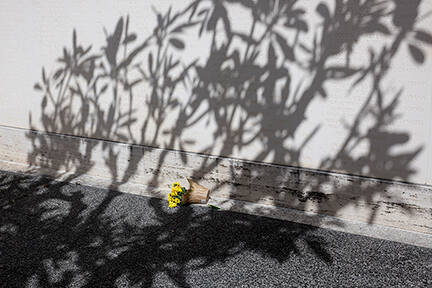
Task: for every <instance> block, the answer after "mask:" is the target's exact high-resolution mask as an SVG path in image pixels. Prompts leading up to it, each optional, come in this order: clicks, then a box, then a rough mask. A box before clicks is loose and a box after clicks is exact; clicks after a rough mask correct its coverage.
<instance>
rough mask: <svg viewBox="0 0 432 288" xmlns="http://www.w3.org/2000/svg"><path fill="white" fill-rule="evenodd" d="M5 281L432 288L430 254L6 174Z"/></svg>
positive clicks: (1, 225)
mask: <svg viewBox="0 0 432 288" xmlns="http://www.w3.org/2000/svg"><path fill="white" fill-rule="evenodd" d="M0 180H1V181H0V183H1V184H0V191H1V192H0V286H1V287H48V286H50V287H51V286H54V287H150V286H151V287H223V286H225V287H281V286H284V287H287V286H295V287H312V286H314V287H317V286H321V287H324V286H326V287H329V286H332V287H360V286H368V287H371V286H374V287H378V286H379V287H384V286H387V287H430V286H431V285H432V275H431V273H430V271H431V270H432V250H431V249H425V248H419V247H415V246H410V245H405V244H400V243H395V242H390V241H384V240H378V239H375V238H368V237H363V236H356V235H352V234H346V233H342V232H336V231H331V230H325V229H320V228H315V227H312V226H306V225H301V224H296V223H292V222H288V221H280V220H275V219H269V218H264V217H257V216H251V215H245V214H239V213H234V212H226V211H218V210H214V209H211V208H208V207H202V206H190V207H182V208H180V209H171V210H170V209H168V208H167V203H166V202H165V201H163V200H158V199H154V198H147V197H143V196H137V195H131V194H121V193H118V192H114V191H109V190H102V189H96V188H92V187H87V186H82V185H79V184H68V183H61V182H54V181H51V180H49V179H44V178H41V177H38V178H35V177H30V176H24V175H18V174H11V173H6V172H2V173H0Z"/></svg>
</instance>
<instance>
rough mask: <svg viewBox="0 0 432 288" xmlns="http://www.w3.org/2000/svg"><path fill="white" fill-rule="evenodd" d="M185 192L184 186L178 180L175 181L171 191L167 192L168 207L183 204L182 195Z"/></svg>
mask: <svg viewBox="0 0 432 288" xmlns="http://www.w3.org/2000/svg"><path fill="white" fill-rule="evenodd" d="M186 192H187V190H186V188H185V187H182V186H181V185H180V183H179V182H175V183H174V185H173V188H172V190H171V193H169V194H168V202H169V207H170V208H174V207H177V206H179V205H183V204H184V201H183V195H185V194H186Z"/></svg>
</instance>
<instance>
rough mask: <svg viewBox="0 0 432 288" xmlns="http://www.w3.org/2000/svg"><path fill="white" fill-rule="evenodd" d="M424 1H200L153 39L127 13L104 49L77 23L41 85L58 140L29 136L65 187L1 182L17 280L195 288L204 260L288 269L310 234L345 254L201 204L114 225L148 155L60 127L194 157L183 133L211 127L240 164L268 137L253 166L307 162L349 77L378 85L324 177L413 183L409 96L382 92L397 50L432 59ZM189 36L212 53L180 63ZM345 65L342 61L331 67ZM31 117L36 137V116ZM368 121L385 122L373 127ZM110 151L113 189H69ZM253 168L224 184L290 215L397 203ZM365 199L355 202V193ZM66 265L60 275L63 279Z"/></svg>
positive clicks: (34, 155)
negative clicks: (327, 190) (402, 126)
mask: <svg viewBox="0 0 432 288" xmlns="http://www.w3.org/2000/svg"><path fill="white" fill-rule="evenodd" d="M408 2H409V3H408ZM420 3H421V1H418V0H417V1H381V0H380V1H378V0H369V1H363V2H360V1H351V0H347V1H334V3H333V5H328V4H326V3H325V2H322V3H319V4H317V5H315V6H314V9H315V10H314V11H312V12H310V11H306V10H305V8H303V7H302V6H301V3H300V1H295V0H293V1H268V0H266V1H263V0H256V1H252V0H231V1H228V0H227V1H222V0H220V1H216V0H214V1H204V0H195V1H191V2H190V4H189V5H188V6H186V7H185V8H184V9H183V10H180V11H177V12H175V11H172V9H169V10H168V11H166V13H159V12H157V11H155V14H156V21H157V25H156V26H155V28H154V30H153V33H152V34H151V35H148V36H147V38H144V40H140V39H139V37H138V34H136V33H133V32H131V31H130V19H129V17H128V16H127V17H121V18H120V19H119V20H118V21H117V22H116V24H115V27H114V30H113V31H112V32H110V33H108V32H106V31H105V34H106V44H105V45H104V46H103V47H101V49H100V50H99V51H94V49H93V47H92V45H82V44H79V40H78V36H77V32H76V31H75V30H74V31H73V35H72V47H71V48H66V47H65V48H64V49H63V53H62V55H61V56H60V58H59V59H58V63H59V67H58V68H57V70H54V72H53V73H49V74H48V73H46V71H45V69H42V75H41V81H39V82H38V83H37V84H35V86H34V88H35V90H37V91H39V92H40V93H41V94H42V101H41V111H42V114H41V115H42V116H41V118H40V123H41V124H42V126H43V130H44V131H45V132H47V133H38V132H37V131H31V132H29V133H28V135H27V137H28V139H29V140H30V141H31V143H32V145H33V150H32V151H31V153H29V155H28V162H29V164H30V169H29V172H31V171H32V170H39V169H45V168H46V169H50V170H51V171H58V175H57V176H61V174H63V173H66V172H68V171H73V173H72V174H67V175H69V176H68V177H67V178H66V179H65V182H56V181H53V180H50V179H48V178H43V177H42V178H38V179H34V178H30V177H27V176H13V177H11V176H8V177H5V176H2V179H1V180H2V184H1V190H2V196H1V198H0V200H1V201H2V203H1V209H2V210H1V211H2V214H4V215H7V217H2V220H1V221H2V222H1V225H2V227H9V228H10V229H9V228H8V229H9V230H10V231H9V230H7V229H6V228H5V229H3V228H2V229H3V230H2V231H6V232H0V237H1V239H2V240H5V241H6V243H8V245H12V246H10V247H9V248H8V250H9V251H12V252H8V253H9V254H8V255H7V256H6V257H7V259H8V262H11V263H14V264H13V265H10V266H9V269H10V273H18V274H19V275H21V276H22V277H20V278H17V279H14V280H13V281H14V282H13V283H16V284H18V285H23V284H25V283H27V282H28V281H30V280H31V279H33V278H34V277H36V278H37V281H39V282H40V283H43V284H45V285H50V284H53V283H55V284H56V285H60V286H66V285H68V284H70V283H72V282H73V281H76V277H83V278H85V283H86V285H87V286H89V287H94V286H97V285H99V284H98V281H100V279H104V281H105V283H104V286H114V285H115V283H116V281H117V280H118V279H120V278H121V277H124V276H125V275H127V277H128V279H129V280H130V281H131V283H135V284H136V283H140V284H141V285H145V286H149V285H151V284H152V283H153V281H154V277H155V275H156V274H157V273H159V272H164V273H166V274H167V275H169V277H170V279H171V280H172V281H174V282H175V283H176V284H177V285H180V286H182V287H188V286H189V284H188V282H187V279H186V276H185V271H186V269H189V268H188V267H189V266H190V263H191V262H194V261H196V262H197V263H198V264H196V265H197V266H196V267H207V266H209V265H211V264H212V263H214V262H218V261H224V260H226V259H228V258H229V257H232V256H233V255H236V254H238V253H241V252H243V251H255V252H259V253H262V254H265V255H267V256H269V257H272V258H274V259H275V260H277V261H279V262H285V261H289V259H290V255H291V254H292V253H298V249H297V246H296V244H295V243H296V241H297V239H304V241H306V243H307V244H308V245H309V247H310V248H311V250H312V251H314V253H315V255H316V257H318V258H319V259H321V260H322V261H323V262H324V263H327V264H328V265H331V264H332V261H333V257H332V255H331V253H330V252H329V251H327V249H326V244H325V241H324V239H320V238H319V237H317V236H311V235H309V234H308V231H310V230H313V229H316V228H313V227H307V226H302V225H297V224H293V223H282V222H274V221H273V220H272V221H270V220H268V219H261V218H255V217H252V216H247V215H237V214H236V215H235V216H233V215H234V214H233V213H231V212H222V211H217V212H216V211H212V210H208V209H207V210H203V211H202V212H201V213H198V215H197V214H196V213H194V212H193V209H192V208H191V207H183V208H182V209H178V210H174V211H168V210H167V209H165V208H164V207H162V205H163V204H162V203H161V202H160V201H159V200H149V203H148V204H149V206H150V207H152V211H151V212H148V213H153V214H152V215H153V218H154V223H151V224H148V225H144V226H143V225H141V226H140V225H137V224H136V223H134V224H130V225H126V224H124V223H123V224H124V225H125V226H122V227H117V226H116V225H115V221H116V219H111V218H110V217H109V213H108V214H107V209H108V207H111V206H112V205H113V203H116V201H117V198H118V197H119V196H120V195H121V194H120V193H118V192H116V190H117V189H118V187H119V186H120V185H122V184H124V183H127V182H128V181H130V179H131V178H132V177H134V175H135V174H136V173H137V170H138V166H139V165H140V163H141V162H142V161H143V159H144V158H143V157H144V154H140V155H139V156H137V155H136V154H134V152H133V151H132V149H131V151H130V157H129V160H128V163H127V165H126V168H125V169H123V168H121V169H120V168H119V167H120V166H121V161H122V160H121V159H120V156H119V152H118V151H116V149H115V148H114V145H110V144H109V143H108V144H107V143H105V144H104V145H102V147H99V146H98V145H99V144H97V142H96V141H93V142H92V141H88V142H83V143H79V144H76V143H72V142H65V141H63V140H61V139H60V140H58V139H59V138H52V137H49V135H48V136H47V134H49V133H57V134H61V135H74V136H82V137H87V138H90V139H105V140H107V139H108V140H114V141H118V142H123V143H136V144H139V145H145V146H147V147H159V146H161V143H162V142H161V141H163V143H162V146H163V147H164V148H168V149H177V150H183V151H187V150H188V149H189V148H188V147H190V146H191V145H193V144H194V142H193V141H192V140H189V139H183V138H184V137H183V134H185V132H187V131H191V130H193V129H196V127H202V125H201V124H202V123H206V122H209V121H213V122H214V123H215V127H216V128H215V129H214V131H212V140H213V141H212V142H213V143H221V144H220V145H219V146H216V145H213V144H212V145H211V146H209V147H205V148H203V149H202V150H201V151H199V152H200V153H203V154H212V155H222V156H230V155H233V154H234V153H235V152H236V151H241V150H242V149H245V148H247V147H248V146H251V145H257V143H258V147H260V150H259V151H258V153H257V155H256V156H255V157H254V159H253V160H254V161H256V162H270V163H277V164H281V165H287V166H296V167H301V166H302V162H301V159H302V155H303V151H304V148H305V147H306V146H307V145H308V143H310V141H313V139H314V136H315V135H316V133H318V131H319V130H320V129H321V126H320V125H318V126H317V127H315V128H314V129H313V130H312V131H311V133H310V134H309V135H307V136H306V137H305V138H304V140H303V141H302V142H301V143H302V144H301V145H300V146H298V147H297V146H294V145H290V143H294V142H292V141H293V140H294V139H299V137H302V136H301V135H300V134H301V133H300V132H299V131H301V128H302V125H303V124H304V123H305V122H306V121H307V110H308V108H310V106H311V103H312V102H313V101H314V100H316V99H322V100H323V101H325V100H326V99H328V98H330V97H332V95H331V91H327V88H326V86H327V84H328V83H330V82H331V83H333V84H334V83H348V84H349V86H350V87H351V89H356V88H357V87H361V85H366V87H368V88H369V90H370V91H368V92H366V93H367V97H366V100H365V102H364V104H363V106H362V107H359V110H358V113H357V116H356V117H355V118H354V121H353V123H352V124H347V127H346V128H347V136H346V139H345V140H344V142H343V143H341V145H340V147H339V149H338V150H337V153H336V154H334V155H329V156H328V157H327V158H326V159H324V160H323V161H322V163H321V164H320V167H319V169H321V170H323V171H341V172H349V173H352V174H355V175H364V174H367V176H370V177H374V178H384V179H388V180H398V181H409V180H410V177H411V176H412V175H414V174H415V173H416V171H415V170H414V169H413V168H411V167H410V166H411V163H412V161H413V159H415V158H416V157H417V156H418V155H419V154H420V153H421V150H422V147H419V148H416V149H414V150H409V149H408V150H406V151H404V152H400V153H394V152H391V151H392V149H393V147H400V146H402V147H403V145H405V144H407V143H408V142H409V139H410V134H409V133H408V132H404V131H393V129H392V128H391V127H392V123H394V121H395V120H396V119H397V117H398V115H397V107H398V103H399V102H398V101H399V98H400V97H402V94H403V89H401V90H400V91H399V92H398V93H396V95H389V94H388V93H387V92H386V90H385V89H383V87H382V86H383V85H384V83H383V79H385V77H386V75H387V74H388V72H389V71H390V70H391V68H392V59H393V58H394V56H395V55H396V53H397V52H398V51H399V50H401V49H404V48H407V49H408V51H409V53H410V54H411V55H412V58H413V60H414V62H415V63H417V64H419V65H420V64H422V63H424V62H425V58H426V55H425V52H424V50H422V46H423V45H430V44H432V37H431V35H430V34H429V33H428V32H426V31H424V30H422V29H420V28H417V25H416V21H417V19H418V13H419V5H420ZM232 5H237V7H240V8H241V9H242V10H243V11H246V12H245V13H248V15H249V16H250V20H251V21H250V22H251V23H250V27H248V28H249V30H248V31H247V32H244V31H240V30H238V29H236V27H235V25H234V24H233V22H234V21H233V19H231V17H232V16H230V12H229V11H230V9H231V8H230V7H232ZM308 8H310V7H309V6H308ZM307 12H308V13H316V14H317V17H319V19H320V21H319V25H318V26H312V25H311V24H310V23H308V20H307V19H308V18H307V17H306V13H307ZM188 33H195V34H196V35H197V37H198V38H199V39H201V38H204V37H207V38H208V39H211V43H210V45H209V51H207V52H208V57H205V58H204V59H202V58H199V57H198V58H197V59H193V60H191V61H189V62H185V61H184V60H183V58H182V52H183V51H184V50H185V49H187V48H188V47H187V45H188V43H187V42H186V41H185V40H184V39H183V38H186V35H187V34H188ZM375 34H378V35H380V37H382V38H383V39H384V38H385V39H386V41H383V43H378V44H380V45H378V46H377V47H372V48H370V50H369V51H363V53H362V54H363V56H364V57H365V58H367V61H363V63H360V64H358V63H357V64H355V63H354V62H355V61H354V60H353V56H352V55H353V54H354V53H359V51H358V48H357V47H358V46H357V44H358V43H359V42H360V41H361V40H362V39H364V38H367V37H369V36H371V35H375ZM307 35H308V37H306V36H307ZM308 40H309V41H308ZM360 52H361V51H360ZM334 59H339V60H340V59H343V61H342V62H341V61H339V62H338V63H339V64H333V63H334ZM364 60H366V59H364ZM340 63H342V64H340ZM294 67H295V68H294ZM296 69H297V70H296ZM293 71H302V73H303V74H304V75H305V77H304V79H301V81H300V82H299V83H295V82H296V81H295V79H297V78H295V77H294V76H293V75H294V72H293ZM365 83H366V84H365ZM140 85H147V86H146V87H148V90H146V95H140V93H142V90H139V89H137V87H139V86H140ZM341 85H342V84H341ZM181 89H185V90H186V91H187V97H185V98H186V99H184V98H182V99H180V97H178V95H180V94H179V92H178V91H179V90H181ZM137 91H141V92H137ZM366 93H365V94H366ZM125 103H126V104H125ZM139 107H147V112H148V113H147V114H145V115H144V116H142V115H140V114H139V111H141V110H139ZM140 109H141V108H140ZM77 111H79V113H77ZM168 115H170V117H172V115H176V116H175V121H173V123H168V122H169V121H168V120H167V119H168V118H169V117H168ZM140 117H141V118H140ZM371 119H372V121H369V120H371ZM366 120H368V121H366ZM29 122H30V127H31V128H32V129H33V130H37V125H36V124H35V125H34V123H33V120H32V114H31V113H30V115H29ZM364 123H372V125H370V126H368V127H364ZM167 125H171V126H170V128H169V129H166V127H167ZM199 125H201V126H199ZM137 126H139V129H138V130H139V133H136V131H137V128H136V127H137ZM296 137H297V138H296ZM365 144H366V145H365ZM361 145H363V147H364V146H367V147H368V148H367V149H366V151H363V152H362V154H361V155H358V153H354V152H355V151H356V148H357V147H359V146H361ZM100 155H102V156H103V161H104V164H105V165H106V167H108V168H109V171H110V174H111V175H110V178H111V182H110V183H111V184H110V186H109V187H110V189H109V190H108V191H107V193H105V195H103V197H102V196H101V199H99V200H98V201H95V202H91V201H90V202H89V201H88V200H85V199H84V198H85V197H86V195H87V194H85V193H84V192H82V191H80V189H76V190H74V191H67V189H66V188H64V187H68V186H67V185H66V184H67V183H68V182H69V181H71V180H73V179H74V178H76V177H79V176H81V175H85V174H86V173H87V172H88V171H90V170H91V169H92V168H93V167H95V164H96V163H97V161H100V159H98V158H100ZM182 160H183V161H184V163H187V161H188V159H187V158H185V159H182ZM167 161H168V160H167V152H166V151H165V152H162V153H161V155H160V157H159V159H157V167H156V169H155V171H156V173H154V174H153V178H152V179H151V180H150V181H149V183H148V185H149V186H153V187H158V186H159V185H160V183H161V182H160V181H161V176H160V175H159V174H158V173H157V171H159V170H161V169H163V165H164V164H165V163H166V162H167ZM217 165H218V160H217V159H216V160H215V159H213V158H208V159H206V160H204V161H203V162H202V165H201V167H199V169H195V170H194V171H193V172H192V175H191V176H192V177H193V178H195V179H198V180H199V179H203V178H205V177H206V175H208V174H209V173H211V172H212V171H213V170H214V169H215V168H216V167H217ZM255 167H256V166H255ZM395 167H397V168H398V169H395ZM240 168H241V167H239V169H238V170H236V169H232V170H231V171H230V175H229V178H230V179H229V180H228V181H226V182H221V183H220V185H219V186H217V187H215V188H214V190H217V189H220V188H222V187H223V186H224V185H227V184H228V185H234V186H238V187H237V189H245V190H250V189H252V187H251V186H253V189H256V191H260V192H259V193H258V196H257V197H258V199H256V200H260V199H268V198H269V197H270V198H272V199H273V201H275V202H276V203H277V204H278V205H279V206H284V207H290V208H294V209H299V210H305V209H306V204H308V203H313V204H314V205H315V206H316V207H317V208H316V212H317V213H319V214H325V215H337V213H338V212H339V211H340V210H341V209H343V208H344V207H347V206H349V205H359V204H360V203H372V202H373V201H372V200H373V199H374V197H376V196H377V195H378V196H382V197H384V196H385V194H386V187H385V186H386V185H387V184H382V183H381V184H377V185H376V186H374V185H371V186H370V187H366V188H360V187H359V186H358V185H357V184H352V185H344V186H336V185H335V187H333V193H332V194H331V195H325V194H323V193H321V192H320V190H321V187H323V186H325V185H333V184H334V183H332V182H331V179H324V178H323V177H321V178H319V179H318V178H317V179H316V181H312V182H310V183H303V182H301V181H298V183H297V184H296V185H295V186H293V185H292V181H293V179H288V180H283V181H282V182H281V183H279V188H280V189H279V190H278V189H276V187H274V186H272V187H270V189H269V188H268V187H267V186H266V185H267V184H266V183H265V182H266V181H267V182H268V181H273V180H272V179H268V175H265V174H263V172H262V171H261V170H260V169H259V168H255V169H254V168H252V171H251V170H250V169H249V171H247V172H245V169H240ZM239 171H240V172H239ZM365 171H367V172H366V173H365ZM266 177H267V178H266ZM284 181H286V182H284ZM294 181H295V179H294ZM388 185H390V184H388ZM287 187H288V188H287ZM64 189H66V191H64ZM353 190H354V191H355V192H352V193H353V194H354V195H352V196H351V197H348V196H346V195H348V194H349V193H348V192H349V191H353ZM286 191H288V192H289V193H288V194H289V195H288V196H287V197H286V198H285V199H283V200H281V201H279V202H278V201H276V200H275V199H276V197H275V195H277V194H280V193H282V192H286ZM56 205H57V206H56ZM89 205H90V206H89ZM92 205H93V206H92ZM89 207H90V208H89ZM406 209H407V211H408V212H409V211H410V207H406ZM369 210H370V216H369V223H374V219H375V217H376V211H377V209H375V208H374V207H371V208H370V209H369ZM56 213H57V214H56ZM58 213H60V214H58ZM62 213H63V214H62ZM107 215H108V216H107ZM123 224H122V225H123ZM221 231H223V232H221ZM197 243H198V244H197ZM22 247H26V249H29V250H34V252H32V253H30V254H29V255H28V256H26V257H27V258H26V259H25V261H24V259H22V257H23V256H22V254H20V253H18V252H19V251H20V250H21V248H22ZM40 251H41V252H40ZM113 255H115V256H113ZM65 259H69V260H70V259H73V260H71V261H72V262H73V263H74V264H73V265H72V266H73V267H66V268H62V263H63V262H64V261H65ZM62 261H63V262H62ZM22 263H25V265H24V266H23V264H22ZM50 267H51V268H50ZM53 267H54V268H53ZM50 269H51V270H50ZM53 269H54V270H57V271H59V272H58V273H57V274H56V273H52V270H53ZM62 269H63V270H62ZM12 271H15V272H12ZM16 271H18V272H16ZM35 275H36V276H35ZM53 275H54V276H53ZM55 275H57V276H55ZM32 277H33V278H32ZM56 277H57V278H56ZM83 281H84V280H83Z"/></svg>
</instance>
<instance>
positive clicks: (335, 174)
mask: <svg viewBox="0 0 432 288" xmlns="http://www.w3.org/2000/svg"><path fill="white" fill-rule="evenodd" d="M0 128H6V129H12V130H21V131H30V132H35V133H40V134H46V135H55V136H67V137H72V138H77V139H89V140H97V141H104V142H107V143H113V144H119V145H125V146H135V147H141V148H142V147H146V148H150V149H155V150H165V151H172V152H177V153H185V154H191V155H200V156H206V157H210V158H215V159H218V158H219V159H230V160H235V161H239V162H244V163H248V164H258V165H263V166H270V167H279V168H289V169H294V170H300V171H304V172H312V173H321V174H326V175H334V176H343V177H344V176H345V177H352V178H356V179H359V180H362V179H368V180H371V181H377V182H380V183H388V184H393V183H394V184H399V185H407V186H416V187H424V188H431V187H432V185H428V184H421V183H415V182H409V181H400V180H390V179H385V178H378V177H371V176H365V175H356V174H351V173H341V172H335V171H328V170H322V169H314V168H305V167H300V166H291V165H283V164H273V163H267V162H259V161H253V160H246V159H241V158H236V157H228V156H222V155H212V154H206V153H200V152H191V151H185V150H180V149H172V148H162V147H156V146H151V145H145V144H137V143H128V142H121V141H115V140H109V139H105V138H94V137H87V136H78V135H72V134H61V133H57V132H51V131H43V130H37V129H30V128H22V127H16V126H10V125H4V124H0ZM0 137H1V135H0Z"/></svg>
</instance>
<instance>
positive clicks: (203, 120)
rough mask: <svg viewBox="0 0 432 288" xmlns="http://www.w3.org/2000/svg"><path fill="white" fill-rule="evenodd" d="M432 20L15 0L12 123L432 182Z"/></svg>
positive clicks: (10, 51)
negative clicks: (431, 78) (431, 160)
mask: <svg viewBox="0 0 432 288" xmlns="http://www.w3.org/2000/svg"><path fill="white" fill-rule="evenodd" d="M431 11H432V3H431V2H430V1H426V0H423V1H419V0H415V1H412V0H399V1H396V0H394V1H381V0H380V1H378V0H376V1H375V0H369V1H354V0H352V1H351V0H345V1H331V0H329V1H322V2H320V1H295V0H292V1H288V0H287V1H282V0H280V1H277V0H274V1H269V0H231V1H228V0H226V1H224V0H220V1H215V0H213V1H210V0H194V1H174V0H171V1H170V0H149V1H114V0H103V1H84V0H79V1H55V0H45V1H23V0H13V1H12V0H3V1H1V3H0V41H1V45H0V63H1V66H0V83H1V86H0V87H1V90H0V99H1V105H0V126H3V127H15V128H20V129H35V130H39V131H45V132H55V133H58V134H66V135H74V136H81V137H86V138H92V139H104V140H112V141H117V142H121V143H133V144H142V145H146V146H151V147H158V148H168V149H174V150H181V151H188V152H195V153H202V154H207V155H216V156H227V157H232V158H238V159H243V160H250V161H257V162H266V163H273V164H283V165H289V166H296V167H303V168H311V169H319V170H324V171H333V172H343V173H348V174H353V175H363V176H369V177H374V178H384V179H390V180H400V181H408V182H414V183H419V184H432V182H431V181H432V180H431V179H432V177H431V176H432V167H431V164H430V159H432V157H431V156H432V155H431V153H432V151H431V147H432V146H431V144H432V143H431V141H432V138H431V129H432V127H431V120H432V119H431V117H432V113H431V112H432V111H431V109H432V102H431V99H432V82H431V81H430V77H431V76H430V75H432V59H431V57H432V14H431ZM2 137H7V135H2ZM27 141H29V143H32V147H33V149H34V151H33V154H32V157H29V158H28V161H30V162H31V161H35V162H37V161H38V160H37V159H39V158H38V156H40V155H37V154H38V153H39V152H38V151H39V150H38V149H39V148H41V147H42V146H44V147H45V148H46V147H48V148H49V149H51V148H52V149H62V148H61V147H60V146H58V143H56V142H50V141H49V140H46V141H45V140H44V139H41V138H38V137H33V136H32V135H31V134H28V137H27ZM50 145H51V146H50ZM87 149H90V150H91V149H93V148H92V147H87ZM104 151H105V152H104V153H106V155H107V157H108V158H109V157H110V155H111V154H110V153H112V152H111V151H110V150H109V149H107V150H104ZM65 153H67V151H65ZM83 153H84V152H83ZM64 161H68V160H64ZM158 161H160V162H163V161H168V160H167V159H162V160H158ZM32 164H35V163H32ZM36 164H37V163H36ZM39 164H40V163H39ZM63 164H64V163H63ZM208 165H210V166H211V165H212V164H208ZM60 166H61V165H60ZM131 169H132V168H131ZM121 172H122V173H123V172H124V171H121Z"/></svg>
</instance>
